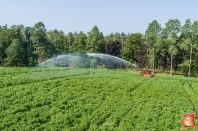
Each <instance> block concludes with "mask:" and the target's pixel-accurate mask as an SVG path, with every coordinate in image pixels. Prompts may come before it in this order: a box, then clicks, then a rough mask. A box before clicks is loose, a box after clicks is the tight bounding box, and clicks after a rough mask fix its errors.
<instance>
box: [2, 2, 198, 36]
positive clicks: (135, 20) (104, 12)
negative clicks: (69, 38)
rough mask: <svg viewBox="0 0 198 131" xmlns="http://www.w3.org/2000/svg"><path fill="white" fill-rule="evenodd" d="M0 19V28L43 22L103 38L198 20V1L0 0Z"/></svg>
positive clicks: (48, 28)
mask: <svg viewBox="0 0 198 131" xmlns="http://www.w3.org/2000/svg"><path fill="white" fill-rule="evenodd" d="M0 18H1V19H0V25H1V26H3V25H5V24H7V25H8V26H11V25H19V24H23V25H24V26H30V27H33V26H34V24H35V23H37V22H43V23H44V24H45V26H46V29H47V30H54V29H58V30H62V31H63V32H64V33H65V34H67V33H68V32H69V31H71V32H74V31H77V32H79V31H83V32H84V33H87V32H88V31H90V30H91V29H92V27H93V26H94V25H96V26H98V28H99V30H100V31H101V32H103V34H104V35H108V34H110V33H115V32H120V33H121V32H124V33H126V34H127V33H143V34H144V32H145V31H146V29H147V27H148V24H149V23H150V22H152V21H153V20H157V21H158V22H159V23H160V24H161V26H162V27H164V25H165V23H166V22H167V21H168V20H169V19H175V18H177V19H179V20H180V22H181V25H183V24H184V22H185V20H186V19H188V18H190V19H191V21H192V22H193V21H195V20H197V21H198V0H1V2H0Z"/></svg>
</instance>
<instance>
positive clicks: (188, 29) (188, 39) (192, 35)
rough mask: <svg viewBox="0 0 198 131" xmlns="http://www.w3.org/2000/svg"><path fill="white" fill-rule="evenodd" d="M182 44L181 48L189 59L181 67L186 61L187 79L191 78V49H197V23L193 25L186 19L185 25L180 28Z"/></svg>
mask: <svg viewBox="0 0 198 131" xmlns="http://www.w3.org/2000/svg"><path fill="white" fill-rule="evenodd" d="M182 35H183V39H182V44H181V48H182V49H183V50H184V51H186V53H187V54H189V55H187V56H188V57H189V59H188V60H185V61H184V63H185V64H183V65H187V61H188V63H189V64H188V77H190V76H191V67H192V57H193V49H195V50H196V49H197V44H196V39H197V37H198V22H197V21H195V22H194V23H193V24H192V23H191V21H190V19H187V20H186V22H185V24H184V25H183V26H182ZM188 52H189V53H188Z"/></svg>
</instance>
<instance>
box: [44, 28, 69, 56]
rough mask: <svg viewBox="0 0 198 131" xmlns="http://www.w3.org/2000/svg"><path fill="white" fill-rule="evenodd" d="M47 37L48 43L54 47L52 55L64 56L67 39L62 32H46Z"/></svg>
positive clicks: (66, 50) (66, 49)
mask: <svg viewBox="0 0 198 131" xmlns="http://www.w3.org/2000/svg"><path fill="white" fill-rule="evenodd" d="M47 37H48V40H49V42H50V43H51V44H52V45H53V47H54V53H53V54H54V55H55V54H64V53H67V52H68V48H67V47H66V46H65V45H67V39H66V37H65V34H64V33H63V31H58V30H57V29H55V30H53V31H48V32H47Z"/></svg>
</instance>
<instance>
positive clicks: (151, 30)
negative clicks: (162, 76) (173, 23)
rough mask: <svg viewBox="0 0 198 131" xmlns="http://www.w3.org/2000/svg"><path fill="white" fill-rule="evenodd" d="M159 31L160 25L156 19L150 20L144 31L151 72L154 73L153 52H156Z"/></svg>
mask: <svg viewBox="0 0 198 131" xmlns="http://www.w3.org/2000/svg"><path fill="white" fill-rule="evenodd" d="M160 33H161V25H160V24H159V23H158V22H157V21H156V20H154V21H152V22H151V23H150V24H149V26H148V28H147V30H146V32H145V36H144V39H145V43H146V45H147V46H148V49H149V55H150V57H151V58H152V64H151V65H152V73H153V74H154V69H155V54H156V48H157V44H156V43H157V40H158V39H159V37H160Z"/></svg>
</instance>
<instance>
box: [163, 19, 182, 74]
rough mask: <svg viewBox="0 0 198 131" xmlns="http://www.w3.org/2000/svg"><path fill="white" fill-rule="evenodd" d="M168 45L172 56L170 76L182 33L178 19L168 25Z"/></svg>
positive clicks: (171, 20) (166, 29)
mask: <svg viewBox="0 0 198 131" xmlns="http://www.w3.org/2000/svg"><path fill="white" fill-rule="evenodd" d="M165 25H166V27H165V31H166V33H167V40H166V42H167V44H168V45H169V48H168V53H169V54H170V60H171V62H170V63H171V65H170V76H172V71H173V58H174V56H175V55H177V54H178V39H179V35H180V33H181V24H180V21H179V20H178V19H170V20H169V21H168V22H167V23H166V24H165Z"/></svg>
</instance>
